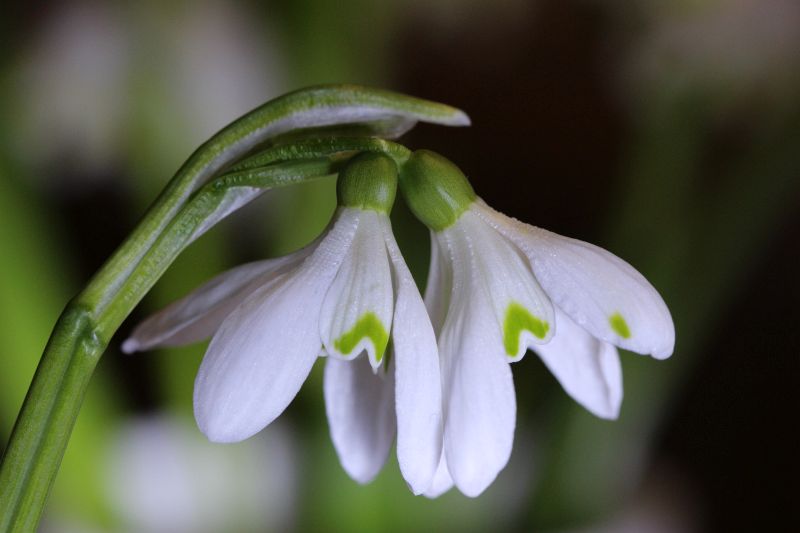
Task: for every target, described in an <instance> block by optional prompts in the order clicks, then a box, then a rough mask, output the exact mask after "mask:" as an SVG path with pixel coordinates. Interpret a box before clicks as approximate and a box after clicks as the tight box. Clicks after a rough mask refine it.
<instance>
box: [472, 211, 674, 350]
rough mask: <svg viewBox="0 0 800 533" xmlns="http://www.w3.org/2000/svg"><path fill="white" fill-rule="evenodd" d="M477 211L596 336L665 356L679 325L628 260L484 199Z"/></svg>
mask: <svg viewBox="0 0 800 533" xmlns="http://www.w3.org/2000/svg"><path fill="white" fill-rule="evenodd" d="M473 206H474V207H473V210H474V211H475V212H476V213H478V214H479V215H480V216H482V217H483V218H484V219H485V220H487V221H488V222H489V223H490V224H492V225H493V226H494V227H495V228H496V229H497V230H498V231H499V232H500V233H502V234H503V235H505V236H506V237H508V238H509V239H510V240H511V241H513V242H514V243H515V244H516V245H517V246H519V247H520V249H521V250H522V251H523V253H525V255H526V256H527V257H528V259H529V260H530V262H531V266H532V268H533V272H534V274H536V279H538V281H539V283H540V284H541V285H542V287H543V288H544V290H545V291H546V292H547V294H548V296H550V298H551V299H552V300H553V303H554V304H555V305H556V306H557V307H559V308H561V309H562V310H563V311H564V312H565V313H566V314H568V315H569V316H570V318H572V319H573V320H574V321H575V322H577V323H578V325H580V326H582V327H584V328H586V329H587V330H588V331H589V332H590V333H591V334H592V335H594V336H595V337H598V338H600V339H602V340H604V341H606V342H610V343H612V344H615V345H617V346H620V347H621V348H625V349H626V350H631V351H634V352H638V353H644V354H647V353H649V354H652V355H653V357H656V358H659V359H664V358H667V357H669V356H670V355H671V354H672V350H673V348H674V345H675V327H674V325H673V324H672V318H671V316H670V314H669V310H668V309H667V306H666V304H664V301H663V300H662V299H661V296H659V294H658V292H656V290H655V289H654V288H653V286H652V285H650V283H649V282H648V281H647V280H646V279H645V278H644V277H643V276H642V275H641V274H639V272H637V271H636V270H635V269H634V268H633V267H632V266H630V265H629V264H628V263H626V262H625V261H623V260H622V259H620V258H619V257H617V256H615V255H614V254H612V253H610V252H607V251H605V250H603V249H602V248H599V247H597V246H594V245H592V244H589V243H586V242H583V241H579V240H576V239H570V238H568V237H562V236H561V235H557V234H555V233H552V232H550V231H546V230H543V229H541V228H536V227H534V226H529V225H528V224H523V223H522V222H519V221H518V220H514V219H512V218H510V217H507V216H505V215H503V214H501V213H498V212H497V211H494V210H493V209H491V208H490V207H489V206H487V205H486V204H485V203H483V202H482V201H476V202H475V203H474V204H473Z"/></svg>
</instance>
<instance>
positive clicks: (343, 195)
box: [336, 152, 397, 215]
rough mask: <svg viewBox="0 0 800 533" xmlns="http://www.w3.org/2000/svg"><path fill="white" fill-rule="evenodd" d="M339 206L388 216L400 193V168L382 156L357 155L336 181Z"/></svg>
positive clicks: (375, 154) (390, 159) (374, 154)
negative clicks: (396, 196)
mask: <svg viewBox="0 0 800 533" xmlns="http://www.w3.org/2000/svg"><path fill="white" fill-rule="evenodd" d="M336 194H337V196H338V198H339V205H340V206H343V207H354V208H358V209H367V210H372V211H378V212H380V213H384V214H387V215H388V214H389V212H390V211H391V210H392V206H393V205H394V198H395V195H396V194H397V165H396V164H395V162H394V160H392V158H390V157H388V156H385V155H383V154H377V153H367V152H365V153H363V154H359V155H357V156H355V157H354V158H353V159H352V160H350V161H349V162H348V163H347V166H345V168H344V169H343V170H342V171H341V172H340V173H339V180H338V181H337V182H336Z"/></svg>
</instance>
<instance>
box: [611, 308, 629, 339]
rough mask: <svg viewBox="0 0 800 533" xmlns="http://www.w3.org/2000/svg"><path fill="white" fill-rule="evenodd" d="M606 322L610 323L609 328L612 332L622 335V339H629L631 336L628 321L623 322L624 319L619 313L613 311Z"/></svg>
mask: <svg viewBox="0 0 800 533" xmlns="http://www.w3.org/2000/svg"><path fill="white" fill-rule="evenodd" d="M608 323H609V324H611V329H613V330H614V333H616V334H617V335H619V336H620V337H622V338H623V339H630V338H631V329H630V328H629V327H628V323H627V322H625V319H624V318H622V315H621V314H619V313H614V314H613V315H611V316H610V317H609V318H608Z"/></svg>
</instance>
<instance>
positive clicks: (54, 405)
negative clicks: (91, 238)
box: [0, 86, 468, 532]
mask: <svg viewBox="0 0 800 533" xmlns="http://www.w3.org/2000/svg"><path fill="white" fill-rule="evenodd" d="M417 121H426V122H432V123H438V124H443V125H465V124H468V119H467V118H466V115H464V113H463V112H461V111H459V110H457V109H454V108H452V107H449V106H446V105H443V104H437V103H434V102H428V101H425V100H419V99H416V98H412V97H408V96H405V95H400V94H396V93H391V92H388V91H380V90H375V89H368V88H362V87H356V86H320V87H313V88H310V89H303V90H300V91H296V92H294V93H290V94H287V95H285V96H283V97H280V98H278V99H276V100H273V101H270V102H268V103H266V104H264V105H263V106H261V107H259V108H257V109H255V110H253V111H252V112H250V113H248V114H247V115H245V116H243V117H241V118H240V119H238V120H236V121H234V122H233V123H232V124H231V125H229V126H228V127H226V128H224V129H223V130H222V131H220V132H219V133H218V134H216V135H215V136H214V137H212V138H211V139H210V140H209V141H207V142H206V143H205V144H203V145H202V146H201V147H200V148H198V149H197V151H195V153H194V154H192V155H191V156H190V158H189V159H188V160H187V161H186V163H184V165H183V166H182V167H181V168H180V169H179V170H178V172H177V173H176V175H175V176H174V177H173V179H172V180H171V181H170V182H169V184H168V185H167V186H166V188H165V189H164V191H163V192H162V193H161V195H160V196H159V197H158V199H157V200H156V201H155V203H154V204H153V206H152V207H151V208H150V210H149V211H148V213H147V215H146V216H145V217H144V218H143V219H142V221H141V222H140V223H139V225H138V226H137V227H136V228H135V229H134V230H133V232H132V233H131V234H130V236H129V237H128V239H126V241H125V242H124V243H123V244H122V245H121V246H120V248H119V249H118V250H117V251H116V252H115V253H114V254H113V255H112V256H111V258H110V259H109V260H108V261H107V262H106V263H105V265H103V267H102V268H101V269H100V270H99V271H98V272H97V274H96V275H95V276H94V277H93V278H92V280H91V281H90V282H89V284H88V285H87V286H86V288H85V289H84V290H83V291H81V293H80V294H79V295H77V296H76V297H75V298H74V299H73V300H72V301H71V302H70V303H69V304H68V305H67V307H66V309H65V310H64V312H63V313H62V315H61V317H60V318H59V319H58V321H57V323H56V325H55V328H54V330H53V333H52V335H51V338H50V341H49V342H48V344H47V347H46V348H45V351H44V354H43V355H42V358H41V360H40V363H39V366H38V368H37V370H36V373H35V375H34V378H33V381H32V383H31V386H30V388H29V391H28V394H27V396H26V398H25V401H24V403H23V406H22V409H21V411H20V414H19V416H18V418H17V421H16V424H15V426H14V430H13V432H12V435H11V438H10V440H9V443H8V445H7V446H6V449H5V454H4V456H3V458H2V463H0V532H11V531H14V532H27V531H34V530H35V529H36V527H37V524H38V522H39V519H40V517H41V514H42V510H43V508H44V505H45V502H46V499H47V495H48V493H49V490H50V487H51V486H52V483H53V481H54V479H55V476H56V473H57V471H58V467H59V465H60V463H61V459H62V457H63V454H64V451H65V450H66V447H67V443H68V441H69V436H70V434H71V432H72V428H73V427H74V425H75V421H76V419H77V416H78V412H79V409H80V406H81V403H82V401H83V398H84V396H85V393H86V390H87V387H88V384H89V380H90V378H91V376H92V373H93V372H94V369H95V366H96V365H97V362H98V361H99V360H100V357H101V356H102V354H103V352H104V351H105V348H106V347H107V345H108V343H109V342H110V340H111V338H112V336H113V335H114V333H115V332H116V330H117V328H118V327H119V326H120V324H121V323H122V321H123V320H124V319H125V318H126V317H127V316H128V314H129V313H130V312H131V311H132V310H133V308H134V307H135V305H136V304H137V303H138V302H139V301H140V300H141V299H142V298H143V297H144V295H145V294H146V293H147V291H148V290H149V289H150V288H151V287H152V286H153V285H154V284H155V283H156V281H157V280H158V279H159V278H160V276H161V275H162V274H163V273H164V271H165V270H166V269H167V267H168V266H169V265H170V264H171V263H172V262H173V261H174V260H175V258H176V257H177V256H178V254H180V252H181V251H182V250H183V249H185V247H186V246H187V245H188V244H190V243H191V242H192V241H193V240H194V239H196V238H197V237H199V236H200V235H201V234H202V233H203V232H205V231H206V230H207V229H209V228H210V227H211V226H213V225H214V224H215V223H216V222H218V221H220V220H221V219H222V218H224V217H225V216H227V215H228V214H230V213H231V212H232V211H234V210H235V209H237V208H239V207H241V206H242V205H244V204H245V203H247V202H248V201H250V200H252V199H254V198H255V197H257V196H258V195H259V194H261V193H262V192H263V191H265V190H267V189H271V188H274V187H281V186H287V185H292V184H296V183H300V182H304V181H308V180H312V179H317V178H320V177H324V176H327V175H331V174H335V173H336V172H337V171H338V169H339V168H340V166H341V164H342V163H343V162H344V161H346V160H348V159H349V158H350V157H352V156H353V155H354V154H356V153H359V152H361V151H373V152H374V151H379V152H386V153H387V154H388V155H390V156H392V157H394V158H400V159H402V158H403V157H407V154H408V151H407V150H405V149H404V148H402V147H400V146H399V145H395V144H393V143H389V142H387V141H382V140H380V139H373V138H370V137H360V138H355V137H351V138H348V139H337V138H328V139H324V140H321V139H317V138H315V136H319V135H321V134H328V135H329V134H330V133H331V132H337V133H343V132H344V133H348V134H350V135H362V134H369V135H385V136H394V135H397V134H398V133H402V132H404V131H406V130H407V129H409V128H410V127H412V126H413V125H414V124H415V123H416V122H417ZM293 140H294V142H292V141H293ZM278 143H281V144H278ZM259 148H262V149H263V148H266V149H265V150H264V151H263V152H262V153H261V154H260V155H257V156H254V157H253V158H251V159H250V160H245V161H244V162H243V165H242V166H240V167H233V165H235V164H236V163H237V162H239V161H240V160H242V158H243V157H244V156H246V155H247V154H249V153H251V152H253V151H254V150H257V149H259ZM226 168H227V169H230V171H228V172H225V173H223V172H224V171H225V169H226Z"/></svg>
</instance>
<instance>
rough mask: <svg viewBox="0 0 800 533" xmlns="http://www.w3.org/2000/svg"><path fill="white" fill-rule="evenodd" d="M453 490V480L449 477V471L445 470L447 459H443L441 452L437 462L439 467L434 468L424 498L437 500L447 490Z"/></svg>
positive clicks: (443, 455)
mask: <svg viewBox="0 0 800 533" xmlns="http://www.w3.org/2000/svg"><path fill="white" fill-rule="evenodd" d="M452 488H453V478H452V477H451V476H450V471H449V470H448V469H447V458H446V457H445V454H444V450H442V457H441V459H440V460H439V466H438V467H437V468H436V474H434V476H433V482H432V483H431V486H430V487H428V490H426V491H425V493H424V495H425V497H426V498H438V497H439V496H441V495H442V494H444V493H445V492H447V491H448V490H450V489H452Z"/></svg>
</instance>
